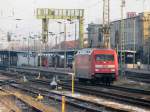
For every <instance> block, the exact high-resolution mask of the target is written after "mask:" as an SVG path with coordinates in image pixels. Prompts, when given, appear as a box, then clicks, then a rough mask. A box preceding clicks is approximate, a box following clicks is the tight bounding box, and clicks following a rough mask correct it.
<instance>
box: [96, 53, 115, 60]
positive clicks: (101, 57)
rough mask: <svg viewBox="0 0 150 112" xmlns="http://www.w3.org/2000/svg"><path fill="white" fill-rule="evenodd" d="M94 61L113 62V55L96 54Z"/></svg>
mask: <svg viewBox="0 0 150 112" xmlns="http://www.w3.org/2000/svg"><path fill="white" fill-rule="evenodd" d="M96 61H114V55H112V54H97V55H96Z"/></svg>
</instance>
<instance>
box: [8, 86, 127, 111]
mask: <svg viewBox="0 0 150 112" xmlns="http://www.w3.org/2000/svg"><path fill="white" fill-rule="evenodd" d="M11 87H13V88H15V89H19V90H22V91H24V92H27V93H32V94H34V95H38V93H41V95H43V96H46V97H49V98H51V99H54V100H57V101H59V102H61V97H62V94H58V93H55V92H51V91H49V90H46V89H44V88H38V87H32V86H24V85H18V84H11ZM66 102H67V103H68V104H69V105H72V106H75V107H78V108H80V109H83V110H84V111H85V110H86V111H88V112H91V111H92V112H103V111H106V112H110V111H111V112H129V110H124V109H121V108H120V109H116V108H111V107H106V106H105V105H100V104H97V103H94V102H90V101H86V100H82V99H79V98H75V97H71V96H66Z"/></svg>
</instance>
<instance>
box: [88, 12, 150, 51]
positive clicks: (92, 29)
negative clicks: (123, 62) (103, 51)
mask: <svg viewBox="0 0 150 112" xmlns="http://www.w3.org/2000/svg"><path fill="white" fill-rule="evenodd" d="M122 24H123V30H122V31H123V33H122V35H123V36H122V37H123V38H124V39H123V40H122V43H123V44H124V49H125V50H136V51H137V52H138V51H140V52H141V51H142V52H144V54H147V53H149V48H150V12H144V13H140V14H138V15H137V16H135V17H131V18H126V19H124V20H123V22H122ZM100 29H101V25H98V24H89V25H88V43H89V45H90V44H91V45H90V46H92V47H97V46H98V45H99V46H100V45H101V44H103V36H102V35H101V34H102V33H101V30H100ZM110 44H111V48H114V49H117V48H118V49H119V50H120V49H121V21H120V20H117V21H113V22H111V26H110Z"/></svg>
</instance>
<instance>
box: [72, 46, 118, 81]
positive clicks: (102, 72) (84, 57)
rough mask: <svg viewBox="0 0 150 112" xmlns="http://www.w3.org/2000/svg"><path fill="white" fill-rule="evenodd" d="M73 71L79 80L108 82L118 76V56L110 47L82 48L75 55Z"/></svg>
mask: <svg viewBox="0 0 150 112" xmlns="http://www.w3.org/2000/svg"><path fill="white" fill-rule="evenodd" d="M75 72H76V77H77V78H78V79H79V81H85V80H90V81H91V82H103V83H106V84H110V83H112V82H113V81H115V80H117V78H118V58H117V54H116V51H115V50H112V49H96V48H93V49H90V48H89V49H88V48H87V49H82V50H79V51H78V53H77V54H76V55H75Z"/></svg>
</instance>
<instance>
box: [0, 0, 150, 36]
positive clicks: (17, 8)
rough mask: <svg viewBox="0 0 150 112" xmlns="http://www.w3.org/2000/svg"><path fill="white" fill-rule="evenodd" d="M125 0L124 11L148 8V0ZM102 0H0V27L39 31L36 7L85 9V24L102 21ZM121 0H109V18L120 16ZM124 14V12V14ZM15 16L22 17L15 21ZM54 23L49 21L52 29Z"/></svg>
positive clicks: (149, 8)
mask: <svg viewBox="0 0 150 112" xmlns="http://www.w3.org/2000/svg"><path fill="white" fill-rule="evenodd" d="M143 1H144V0H126V8H125V12H143V10H147V11H148V10H150V5H149V6H148V4H150V0H145V3H144V4H143ZM102 3H103V0H0V29H1V30H3V31H11V32H15V33H17V34H22V35H25V34H27V32H39V31H40V30H41V21H40V20H37V19H36V17H35V14H34V10H35V9H36V8H39V7H40V8H65V9H67V8H68V9H70V8H71V9H73V8H75V9H78V8H80V9H85V25H86V26H87V24H88V23H91V22H93V23H101V22H102ZM120 3H121V0H110V18H111V20H116V19H119V18H120ZM125 15H126V14H124V16H125ZM16 18H20V19H22V20H21V21H16V20H15V19H16ZM55 24H56V23H52V22H50V25H51V26H50V28H52V29H54V28H53V27H55Z"/></svg>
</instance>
